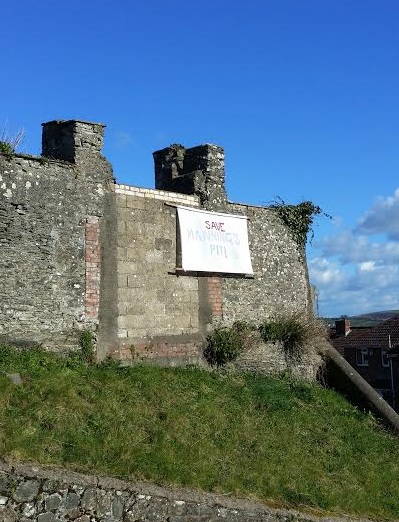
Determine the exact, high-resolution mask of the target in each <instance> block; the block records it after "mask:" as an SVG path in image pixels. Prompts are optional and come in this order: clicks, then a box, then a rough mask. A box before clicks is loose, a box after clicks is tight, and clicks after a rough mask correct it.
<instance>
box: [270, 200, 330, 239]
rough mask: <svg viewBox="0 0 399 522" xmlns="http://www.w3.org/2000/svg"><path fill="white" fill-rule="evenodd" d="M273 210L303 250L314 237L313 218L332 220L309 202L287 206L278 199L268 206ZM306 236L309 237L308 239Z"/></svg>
mask: <svg viewBox="0 0 399 522" xmlns="http://www.w3.org/2000/svg"><path fill="white" fill-rule="evenodd" d="M270 207H271V208H273V209H275V210H276V212H277V214H278V216H279V217H280V219H281V220H282V221H283V223H284V224H285V225H286V226H287V227H288V228H289V229H290V231H291V234H292V235H293V237H294V239H295V241H296V242H297V243H298V245H299V246H300V247H302V248H305V245H306V242H307V240H308V239H309V242H310V243H311V242H312V240H313V237H314V231H313V227H312V225H313V220H314V218H315V216H319V215H323V216H325V217H328V218H329V219H332V217H331V216H330V215H328V214H326V213H325V212H323V211H322V209H321V208H320V207H319V206H318V205H315V204H314V203H312V202H311V201H302V202H301V203H298V204H297V205H287V204H286V203H285V201H284V200H282V199H281V198H278V199H277V201H275V202H274V203H272V205H270ZM308 236H310V237H309V238H308Z"/></svg>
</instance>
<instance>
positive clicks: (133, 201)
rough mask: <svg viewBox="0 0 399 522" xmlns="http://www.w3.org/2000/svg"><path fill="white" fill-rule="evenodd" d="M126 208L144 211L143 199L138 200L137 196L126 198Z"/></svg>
mask: <svg viewBox="0 0 399 522" xmlns="http://www.w3.org/2000/svg"><path fill="white" fill-rule="evenodd" d="M126 206H127V208H132V209H136V210H144V208H145V201H144V198H139V197H137V196H127V199H126Z"/></svg>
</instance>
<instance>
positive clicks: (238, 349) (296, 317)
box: [204, 313, 327, 367]
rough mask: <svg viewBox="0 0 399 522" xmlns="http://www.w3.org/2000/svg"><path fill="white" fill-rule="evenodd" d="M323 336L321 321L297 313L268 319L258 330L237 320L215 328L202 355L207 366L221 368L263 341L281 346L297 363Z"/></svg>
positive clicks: (323, 325)
mask: <svg viewBox="0 0 399 522" xmlns="http://www.w3.org/2000/svg"><path fill="white" fill-rule="evenodd" d="M257 332H259V333H257ZM259 334H260V335H259ZM326 336H327V333H326V326H325V324H324V323H323V321H321V320H318V319H316V318H315V317H313V316H307V315H304V314H299V313H298V314H288V315H281V316H278V317H275V318H271V319H268V320H266V321H264V322H263V323H262V324H261V325H260V326H259V327H257V326H256V325H254V324H251V323H248V322H246V321H237V322H235V323H234V324H233V325H232V326H231V327H221V328H216V329H215V330H214V331H213V332H212V333H211V334H210V335H209V337H208V345H207V348H206V349H205V351H204V356H205V358H206V360H207V361H208V363H209V364H211V365H212V366H217V367H220V366H223V365H224V364H226V363H228V362H231V361H234V360H235V359H237V357H239V356H240V355H241V354H242V353H243V352H244V351H248V350H250V349H251V347H252V346H254V345H255V344H257V343H259V342H260V341H261V340H262V341H263V342H265V343H268V342H273V343H275V342H279V343H281V346H282V348H283V350H284V353H285V356H286V358H287V360H292V361H298V360H300V359H301V358H302V356H303V355H304V354H305V353H307V354H310V351H311V350H312V349H313V348H312V342H313V341H314V340H315V339H325V338H326Z"/></svg>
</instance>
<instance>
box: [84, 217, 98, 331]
mask: <svg viewBox="0 0 399 522" xmlns="http://www.w3.org/2000/svg"><path fill="white" fill-rule="evenodd" d="M100 261H101V259H100V218H99V217H97V216H90V217H88V218H87V219H86V228H85V262H86V289H85V317H86V320H87V321H89V322H96V321H98V307H99V302H100Z"/></svg>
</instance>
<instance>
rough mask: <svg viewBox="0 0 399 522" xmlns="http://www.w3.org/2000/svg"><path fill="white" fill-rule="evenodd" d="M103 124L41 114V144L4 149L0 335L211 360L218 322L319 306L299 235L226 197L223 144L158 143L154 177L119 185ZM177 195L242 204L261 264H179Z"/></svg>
mask: <svg viewBox="0 0 399 522" xmlns="http://www.w3.org/2000/svg"><path fill="white" fill-rule="evenodd" d="M103 132H104V126H103V125H100V124H96V123H88V122H79V121H73V120H72V121H66V122H59V121H54V122H49V123H46V124H44V126H43V156H42V157H31V156H26V155H25V156H24V155H14V156H12V157H11V158H10V157H6V156H3V155H1V156H0V273H1V277H0V341H3V342H4V341H5V342H12V343H15V344H22V345H23V344H32V343H39V344H43V345H44V346H46V347H49V348H52V349H60V350H67V349H71V348H72V349H73V348H75V349H76V348H77V347H78V346H79V335H80V332H81V331H82V330H83V329H87V328H90V329H91V330H93V331H94V332H95V335H96V346H97V357H98V359H103V358H104V357H106V356H107V355H113V356H115V357H118V358H120V359H124V360H129V361H133V360H143V359H151V360H152V361H153V362H160V363H162V364H166V363H168V364H177V363H195V364H203V360H202V351H203V348H204V345H205V342H206V337H207V335H208V333H209V331H210V330H211V329H212V328H213V327H214V326H215V325H217V324H231V323H233V322H234V321H236V320H247V321H251V322H255V323H260V322H261V321H263V320H264V319H266V318H268V317H270V316H272V315H275V314H281V313H292V312H307V311H311V303H310V298H309V284H308V278H307V266H306V259H305V253H304V250H303V247H301V246H298V244H297V243H296V242H295V240H294V239H293V237H292V235H291V234H290V231H289V230H288V229H287V228H286V227H285V225H284V224H283V223H282V221H281V220H280V218H279V217H278V215H277V213H276V212H275V211H274V210H273V209H271V208H262V207H254V206H249V205H242V204H236V203H234V204H233V203H230V202H228V199H227V194H226V190H225V171H224V152H223V149H222V148H221V147H218V146H216V145H210V144H206V145H201V146H198V147H192V148H190V149H186V148H184V147H183V146H182V145H173V146H171V147H168V148H167V149H163V150H161V151H157V152H155V153H154V161H155V184H156V189H155V190H153V189H142V188H137V187H130V186H126V185H118V184H115V182H114V180H113V176H112V169H111V167H110V165H109V164H108V162H107V161H106V160H105V159H104V158H103V156H102V155H101V147H102V142H103ZM176 205H184V206H191V207H198V208H204V209H207V210H210V211H222V212H228V213H233V214H241V215H245V216H247V218H248V228H249V244H250V251H251V257H252V265H253V269H254V275H253V277H246V276H244V275H230V276H226V275H224V274H215V273H206V272H198V273H193V272H190V273H184V272H183V271H182V270H181V269H180V264H181V262H180V258H179V230H178V223H177V216H176V214H177V211H176V208H175V207H176Z"/></svg>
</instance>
